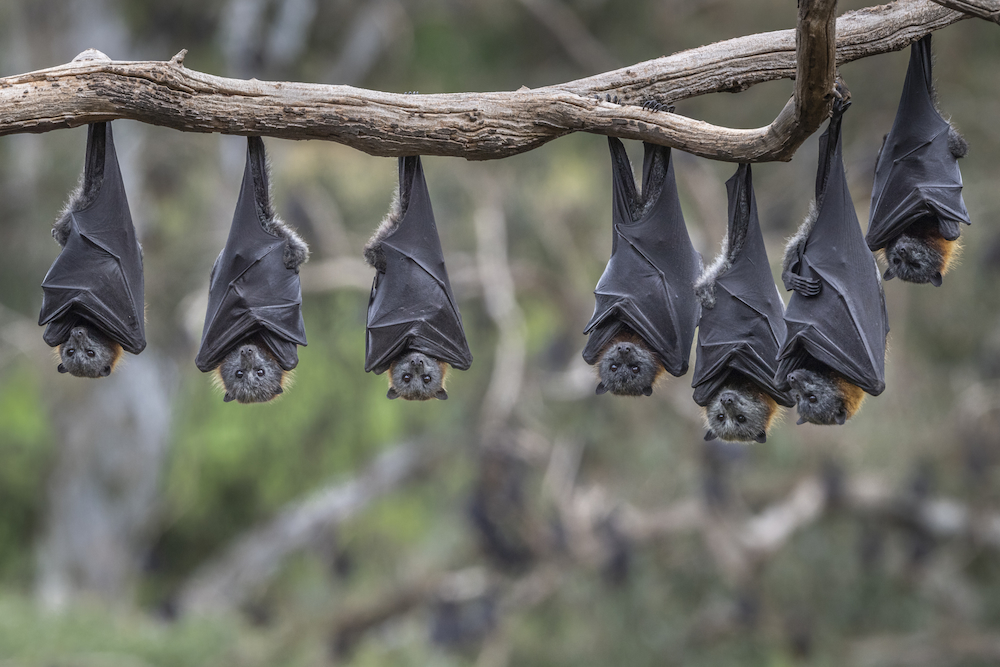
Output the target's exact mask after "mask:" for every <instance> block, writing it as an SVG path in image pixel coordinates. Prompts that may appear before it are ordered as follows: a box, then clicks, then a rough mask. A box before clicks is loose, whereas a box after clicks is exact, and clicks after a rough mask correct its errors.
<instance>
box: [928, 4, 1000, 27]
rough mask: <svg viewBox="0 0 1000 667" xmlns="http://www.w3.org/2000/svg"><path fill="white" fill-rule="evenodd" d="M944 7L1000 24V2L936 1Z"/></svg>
mask: <svg viewBox="0 0 1000 667" xmlns="http://www.w3.org/2000/svg"><path fill="white" fill-rule="evenodd" d="M934 2H936V3H938V4H939V5H941V6H943V7H948V8H949V9H954V10H955V11H957V12H964V13H966V14H970V15H972V16H976V17H978V18H981V19H985V20H987V21H993V22H994V23H1000V0H934Z"/></svg>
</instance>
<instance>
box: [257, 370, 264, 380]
mask: <svg viewBox="0 0 1000 667" xmlns="http://www.w3.org/2000/svg"><path fill="white" fill-rule="evenodd" d="M257 377H259V378H262V377H264V369H263V368H258V369H257Z"/></svg>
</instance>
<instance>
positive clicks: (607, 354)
mask: <svg viewBox="0 0 1000 667" xmlns="http://www.w3.org/2000/svg"><path fill="white" fill-rule="evenodd" d="M597 372H598V375H600V377H601V381H600V383H599V384H598V385H597V393H598V394H603V393H605V392H608V391H610V392H611V393H612V394H615V395H616V396H649V395H651V394H652V393H653V383H655V382H656V379H657V378H658V377H659V376H660V374H661V373H662V372H663V364H662V363H660V360H659V358H658V357H657V356H656V354H655V353H654V352H653V351H652V350H650V349H649V346H647V345H646V343H645V341H643V340H642V339H641V338H640V337H639V336H637V335H635V334H631V333H630V334H626V335H618V336H615V337H614V338H613V339H612V340H611V342H610V343H609V344H608V345H607V347H605V348H604V352H602V353H601V358H600V359H599V360H598V362H597Z"/></svg>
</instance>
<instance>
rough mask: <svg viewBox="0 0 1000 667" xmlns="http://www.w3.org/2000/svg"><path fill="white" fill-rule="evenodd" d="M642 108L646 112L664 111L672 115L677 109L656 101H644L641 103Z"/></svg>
mask: <svg viewBox="0 0 1000 667" xmlns="http://www.w3.org/2000/svg"><path fill="white" fill-rule="evenodd" d="M642 108H643V109H645V110H646V111H665V112H666V113H673V112H674V110H675V109H676V108H677V107H675V106H674V105H673V104H671V103H670V102H659V101H657V100H646V101H645V102H643V103H642Z"/></svg>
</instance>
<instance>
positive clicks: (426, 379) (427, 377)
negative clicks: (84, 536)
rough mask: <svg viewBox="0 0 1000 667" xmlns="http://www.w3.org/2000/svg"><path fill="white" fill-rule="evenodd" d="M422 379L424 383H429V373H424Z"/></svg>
mask: <svg viewBox="0 0 1000 667" xmlns="http://www.w3.org/2000/svg"><path fill="white" fill-rule="evenodd" d="M422 379H423V381H424V384H430V383H431V376H430V375H425V376H424V377H423V378H422Z"/></svg>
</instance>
